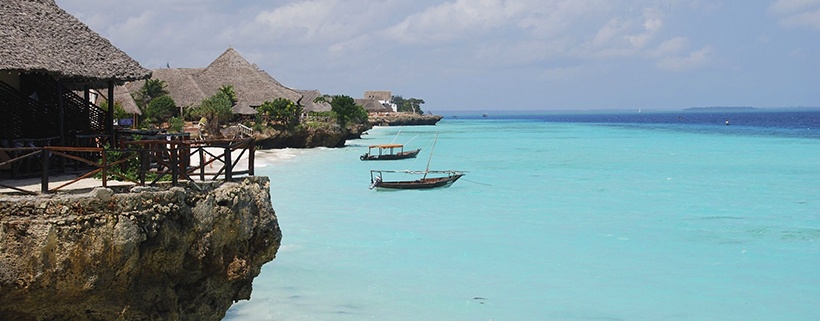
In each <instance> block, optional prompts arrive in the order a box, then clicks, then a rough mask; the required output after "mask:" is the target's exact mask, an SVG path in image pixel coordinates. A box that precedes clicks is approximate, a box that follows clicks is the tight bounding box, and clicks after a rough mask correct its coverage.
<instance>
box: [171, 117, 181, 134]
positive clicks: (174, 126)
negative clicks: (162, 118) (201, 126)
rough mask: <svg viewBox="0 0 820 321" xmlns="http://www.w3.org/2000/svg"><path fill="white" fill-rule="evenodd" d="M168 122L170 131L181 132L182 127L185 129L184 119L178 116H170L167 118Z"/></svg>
mask: <svg viewBox="0 0 820 321" xmlns="http://www.w3.org/2000/svg"><path fill="white" fill-rule="evenodd" d="M168 124H169V127H168V131H170V132H172V133H181V132H182V131H183V129H185V121H184V120H182V118H179V117H171V119H169V120H168Z"/></svg>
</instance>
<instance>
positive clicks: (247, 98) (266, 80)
mask: <svg viewBox="0 0 820 321" xmlns="http://www.w3.org/2000/svg"><path fill="white" fill-rule="evenodd" d="M193 78H194V79H195V80H196V82H197V83H198V84H199V87H200V88H201V89H202V91H203V92H204V93H205V94H206V95H213V93H216V92H217V91H218V90H219V88H220V87H222V86H225V85H233V89H234V91H235V92H236V97H237V98H238V99H239V100H240V101H243V102H245V103H247V104H248V105H249V106H261V105H262V103H264V102H266V101H273V100H274V99H276V98H280V97H283V98H287V99H290V100H291V101H293V102H299V99H300V98H302V95H301V94H299V93H298V92H296V91H295V90H293V89H290V88H287V87H285V86H283V85H282V84H280V83H279V82H278V81H276V80H275V79H273V77H271V76H270V75H269V74H268V73H266V72H265V71H263V70H260V69H259V68H258V67H256V65H253V64H251V63H249V62H248V61H247V60H245V58H243V57H242V56H241V55H239V53H238V52H236V50H234V49H233V48H228V50H225V52H224V53H222V55H220V56H219V57H218V58H216V60H214V61H213V62H212V63H211V64H210V65H208V67H207V68H205V69H204V70H203V71H202V72H201V73H197V74H195V75H193Z"/></svg>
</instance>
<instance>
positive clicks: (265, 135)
mask: <svg viewBox="0 0 820 321" xmlns="http://www.w3.org/2000/svg"><path fill="white" fill-rule="evenodd" d="M370 128H373V126H370V125H369V124H349V125H348V126H347V127H341V126H339V125H336V124H331V125H326V126H319V127H308V126H304V127H299V128H297V129H293V130H286V129H284V128H281V127H275V128H274V129H273V130H266V131H264V132H262V133H258V134H256V135H255V137H254V138H256V144H257V145H258V146H260V147H262V148H265V149H271V148H314V147H328V148H334V147H344V146H345V142H346V141H347V140H348V139H356V138H361V136H362V133H364V132H365V131H367V130H369V129H370Z"/></svg>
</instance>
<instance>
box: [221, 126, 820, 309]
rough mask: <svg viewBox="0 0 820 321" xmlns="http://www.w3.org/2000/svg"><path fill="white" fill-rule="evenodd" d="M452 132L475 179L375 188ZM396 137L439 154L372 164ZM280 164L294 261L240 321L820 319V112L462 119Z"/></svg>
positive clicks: (274, 275) (280, 211)
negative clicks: (381, 172)
mask: <svg viewBox="0 0 820 321" xmlns="http://www.w3.org/2000/svg"><path fill="white" fill-rule="evenodd" d="M726 120H729V121H730V122H731V125H730V126H726V125H725V124H724V123H725V121H726ZM436 135H438V140H437V143H436V146H435V151H434V153H433V157H432V160H431V165H430V169H436V170H438V169H454V170H464V171H467V172H468V173H467V175H466V176H465V177H463V178H462V180H459V181H458V182H456V183H455V184H454V185H453V186H451V187H449V188H444V189H436V190H427V191H414V190H410V191H377V190H369V189H368V186H369V184H370V176H369V170H371V169H397V170H400V169H415V170H421V169H424V168H425V166H426V163H427V161H428V156H429V155H430V154H429V152H430V148H431V146H432V143H433V140H434V139H435V137H436ZM394 140H395V142H397V143H406V145H407V147H408V148H417V147H420V148H422V153H421V154H420V155H419V158H417V159H414V160H401V161H392V162H363V161H360V160H359V158H358V156H359V155H360V154H362V153H364V152H365V151H366V149H367V148H366V146H367V145H370V144H379V143H390V142H392V141H394ZM262 153H265V152H262ZM276 153H278V154H277V155H280V156H282V155H285V156H284V157H280V158H279V159H278V160H277V161H275V162H272V163H271V164H269V165H267V166H265V167H262V168H260V169H258V173H259V174H260V175H267V176H270V178H271V199H272V202H273V206H274V208H275V209H276V212H277V216H278V218H279V223H280V225H281V227H282V231H283V242H282V247H281V249H280V250H279V253H278V255H277V257H276V259H275V260H274V261H272V262H270V263H268V264H267V265H265V266H264V267H263V269H262V273H261V275H260V276H259V277H257V278H256V279H255V280H254V289H253V294H252V298H251V300H249V301H242V302H238V303H236V304H235V305H234V306H233V307H232V308H231V309H230V310H229V311H228V315H227V316H226V318H225V320H801V321H802V320H820V308H819V307H820V112H818V111H793V112H777V111H774V112H685V113H684V112H680V113H646V112H644V113H640V114H639V113H594V114H575V115H570V114H559V113H543V114H523V113H522V114H512V113H501V112H495V113H488V115H487V117H482V116H481V114H470V113H460V114H449V115H447V117H446V118H445V119H444V120H442V121H441V122H439V124H438V125H436V126H420V127H380V128H374V129H372V130H371V131H370V132H369V135H367V136H364V138H363V139H360V140H352V141H348V143H347V147H345V148H341V149H312V150H280V151H276Z"/></svg>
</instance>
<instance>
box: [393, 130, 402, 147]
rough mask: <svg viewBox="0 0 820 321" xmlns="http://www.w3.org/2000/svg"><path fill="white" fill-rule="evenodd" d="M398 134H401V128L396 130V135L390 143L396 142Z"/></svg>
mask: <svg viewBox="0 0 820 321" xmlns="http://www.w3.org/2000/svg"><path fill="white" fill-rule="evenodd" d="M399 134H401V129H399V132H398V133H396V137H393V141H392V142H390V143H391V144H393V143H395V142H396V138H399Z"/></svg>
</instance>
